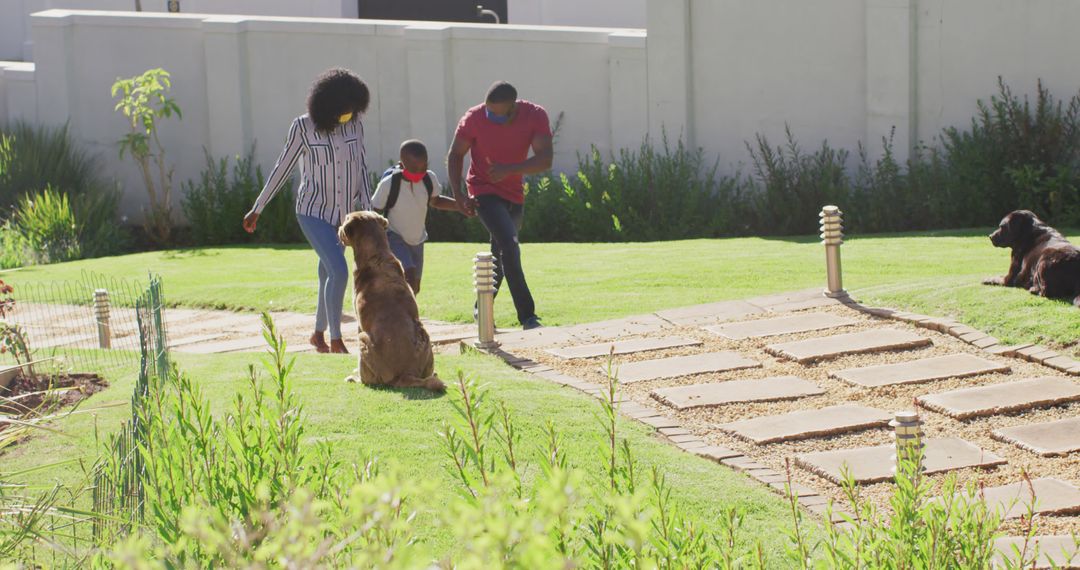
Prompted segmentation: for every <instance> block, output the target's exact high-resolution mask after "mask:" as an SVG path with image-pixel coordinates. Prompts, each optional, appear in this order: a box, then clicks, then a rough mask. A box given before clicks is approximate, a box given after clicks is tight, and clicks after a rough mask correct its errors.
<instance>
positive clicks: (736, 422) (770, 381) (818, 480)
mask: <svg viewBox="0 0 1080 570" xmlns="http://www.w3.org/2000/svg"><path fill="white" fill-rule="evenodd" d="M498 338H499V340H500V341H501V342H502V345H501V347H500V349H498V350H497V351H496V353H497V354H500V355H501V356H502V357H503V358H504V359H506V360H507V362H508V363H510V364H511V365H514V366H516V367H518V368H521V369H522V370H525V371H527V372H531V373H534V374H536V375H538V376H541V377H544V378H547V379H549V380H552V381H554V382H557V383H560V384H563V385H566V386H570V387H573V388H576V389H579V390H583V391H586V392H588V393H590V394H593V395H599V394H600V392H601V390H600V387H601V386H602V385H603V383H604V382H605V381H606V376H605V374H604V370H606V361H607V359H608V358H609V356H608V355H609V353H612V352H613V353H614V355H613V356H612V357H611V358H612V359H613V363H614V365H615V367H616V369H617V374H618V381H619V383H620V384H621V386H622V388H621V394H622V398H623V399H624V400H625V401H624V402H623V403H622V404H621V406H622V411H623V412H624V414H626V415H629V416H631V417H633V418H635V419H638V420H640V421H643V422H644V423H647V424H649V425H652V426H654V427H656V428H657V429H658V433H659V434H660V435H662V436H665V437H667V438H668V439H669V440H670V441H671V442H672V443H673V444H675V445H677V446H679V447H681V448H683V449H684V450H686V451H688V452H692V453H695V454H698V455H701V456H703V457H708V458H711V459H713V460H716V461H718V462H720V463H723V464H725V465H728V466H729V467H732V468H735V469H737V470H740V471H743V472H746V473H747V474H748V475H750V476H751V477H753V478H755V479H757V480H759V481H761V482H762V483H764V484H766V485H769V486H770V487H772V488H774V489H776V490H778V491H781V492H782V490H783V489H784V485H785V483H787V482H788V481H789V477H790V481H791V482H792V483H793V489H794V492H796V493H798V494H799V496H800V501H801V503H802V504H803V505H806V506H808V507H809V508H810V510H813V511H815V512H818V513H824V512H825V505H826V504H827V503H828V502H829V501H838V502H839V503H838V504H839V505H840V508H839V509H838V510H841V511H842V510H843V509H844V508H847V507H845V506H844V505H845V503H844V502H843V499H842V493H841V491H840V488H839V487H838V484H839V483H840V482H841V480H842V471H843V470H849V471H850V472H851V474H852V476H853V477H854V478H855V480H856V481H857V482H859V483H860V484H863V485H865V486H866V488H865V490H864V493H865V495H864V496H865V497H866V498H868V499H869V500H870V501H872V502H874V503H876V504H877V505H878V506H879V507H884V508H887V497H888V495H889V494H890V492H891V484H890V481H891V479H892V465H893V455H894V453H895V448H894V446H893V437H894V436H893V434H892V430H891V429H890V428H889V427H888V422H889V420H890V419H892V418H893V415H894V413H895V412H898V411H903V410H916V411H918V412H919V414H920V415H921V418H922V420H923V430H924V433H925V436H924V437H925V439H924V442H925V453H926V459H925V466H926V470H927V472H928V474H930V476H931V477H933V478H934V479H935V481H936V480H939V479H940V478H941V477H943V475H937V474H944V473H952V474H956V475H957V476H958V477H959V479H960V480H961V482H969V481H975V482H978V483H980V484H982V485H985V486H986V489H987V490H988V491H992V492H990V493H987V494H985V495H984V496H985V500H987V501H990V502H992V503H993V504H994V505H995V506H1003V505H1005V504H1010V505H1012V508H1011V509H1010V510H1008V512H1007V513H1006V515H1007V518H1008V519H1009V520H1008V521H1007V522H1006V527H1005V529H1006V531H1007V532H1009V533H1019V532H1021V531H1022V527H1020V526H1019V523H1018V522H1017V521H1016V520H1014V518H1013V517H1014V516H1017V515H1018V514H1019V513H1020V512H1021V511H1024V512H1026V508H1027V507H1028V506H1030V505H1032V504H1033V506H1032V508H1033V509H1034V512H1036V513H1037V514H1038V515H1039V516H1040V521H1039V524H1040V534H1044V535H1047V536H1044V537H1043V540H1044V541H1045V542H1047V543H1048V544H1049V543H1050V542H1052V541H1053V540H1055V539H1054V537H1052V536H1049V535H1060V534H1070V533H1077V532H1080V382H1078V381H1077V376H1080V362H1077V361H1076V360H1074V359H1073V358H1072V357H1071V356H1070V355H1062V354H1057V353H1055V352H1054V351H1052V350H1048V349H1046V348H1043V347H1038V346H1028V345H1024V346H1003V345H1002V344H1001V343H1000V342H998V340H997V339H995V338H993V337H990V336H988V335H986V334H984V333H982V332H980V331H977V330H975V329H972V328H970V327H967V326H964V325H961V324H959V323H956V322H953V321H950V320H947V319H938V318H933V317H930V316H925V315H914V314H909V313H904V312H899V311H892V310H883V309H868V308H866V307H862V306H860V305H857V304H855V303H852V302H847V303H841V302H839V301H836V300H833V299H827V298H824V297H823V296H822V295H821V293H820V290H813V291H803V292H796V293H791V294H787V295H774V296H768V297H760V298H756V299H748V300H744V301H734V302H727V303H714V304H709V305H701V306H697V307H686V308H681V309H675V310H671V311H660V312H657V313H653V314H648V315H640V316H635V317H628V318H625V319H617V320H613V321H605V322H601V323H591V324H586V325H578V326H575V327H563V328H547V329H541V330H538V331H529V332H515V333H508V334H502V335H499V337H498ZM789 472H790V476H789V475H788V473H789ZM1025 474H1026V475H1027V476H1030V477H1031V479H1034V480H1036V482H1037V483H1038V484H1037V485H1035V486H1034V487H1033V488H1034V490H1035V498H1034V500H1033V499H1032V497H1031V492H1030V491H1029V490H1028V489H1029V486H1028V485H1027V484H1026V483H1025V482H1024V476H1025ZM1025 493H1026V494H1025ZM1007 542H1008V541H1003V542H1002V544H1006V543H1007ZM1059 560H1060V558H1059ZM1078 563H1080V559H1078Z"/></svg>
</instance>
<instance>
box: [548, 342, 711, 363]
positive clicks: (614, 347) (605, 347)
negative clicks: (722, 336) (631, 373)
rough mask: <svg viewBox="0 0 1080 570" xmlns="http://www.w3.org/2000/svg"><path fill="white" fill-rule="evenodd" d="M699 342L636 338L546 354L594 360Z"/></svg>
mask: <svg viewBox="0 0 1080 570" xmlns="http://www.w3.org/2000/svg"><path fill="white" fill-rule="evenodd" d="M700 344H701V341H699V340H694V339H691V338H683V337H679V336H667V337H660V338H638V339H633V340H621V341H616V342H601V343H596V344H585V345H578V346H568V347H564V348H550V349H548V350H547V351H546V352H548V353H549V354H553V355H555V356H558V357H559V358H564V359H567V360H570V359H575V358H596V357H599V356H607V355H608V354H611V353H612V352H614V354H633V353H635V352H646V351H650V350H663V349H666V348H676V347H680V346H698V345H700Z"/></svg>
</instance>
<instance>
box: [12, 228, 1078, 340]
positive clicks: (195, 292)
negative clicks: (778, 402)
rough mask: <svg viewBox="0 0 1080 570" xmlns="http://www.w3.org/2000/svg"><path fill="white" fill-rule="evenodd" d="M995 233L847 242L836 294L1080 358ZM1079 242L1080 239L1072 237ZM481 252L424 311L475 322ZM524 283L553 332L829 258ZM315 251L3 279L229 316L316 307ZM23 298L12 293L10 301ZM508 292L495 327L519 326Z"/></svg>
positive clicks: (675, 257)
mask: <svg viewBox="0 0 1080 570" xmlns="http://www.w3.org/2000/svg"><path fill="white" fill-rule="evenodd" d="M988 231H989V230H970V231H958V232H926V233H913V234H900V235H888V236H886V235H873V236H867V237H852V238H849V239H848V241H847V243H845V244H844V246H843V249H842V251H843V267H844V284H845V286H846V287H847V288H848V290H849V291H851V292H852V293H853V294H854V295H855V296H856V297H858V298H859V299H860V300H862V301H864V302H866V303H869V304H874V305H879V306H893V307H898V308H905V309H910V310H915V311H922V312H926V313H929V314H932V315H937V316H946V317H953V318H956V319H958V320H960V321H962V322H964V323H967V324H969V325H971V326H974V327H976V328H979V329H982V330H985V331H987V332H989V333H990V334H993V335H995V336H997V337H998V338H1000V339H1001V340H1002V341H1004V342H1033V341H1041V342H1047V343H1049V344H1052V345H1055V346H1057V347H1059V348H1061V347H1066V348H1067V349H1068V350H1071V351H1072V352H1073V354H1074V355H1080V346H1077V339H1080V312H1078V311H1077V309H1076V308H1074V307H1072V306H1070V305H1068V304H1066V303H1063V302H1058V301H1049V300H1046V299H1039V298H1035V297H1033V296H1031V295H1030V294H1028V293H1027V292H1025V291H1022V290H1019V289H1002V288H991V287H985V286H982V285H980V284H979V283H980V281H981V280H982V279H983V278H984V277H986V276H989V275H997V274H1003V273H1004V272H1005V270H1006V268H1007V267H1008V263H1009V261H1008V259H1009V252H1008V251H1007V250H1003V249H996V248H994V247H992V246H991V245H990V242H989V240H988V239H987V238H986V235H987V233H988ZM1067 233H1068V234H1069V235H1071V237H1072V239H1073V240H1074V241H1077V242H1080V231H1076V230H1074V231H1071V232H1067ZM483 249H484V246H483V245H481V244H460V243H434V244H429V245H428V246H427V254H426V257H427V265H426V267H425V270H424V287H423V291H422V293H421V294H420V296H419V300H420V309H421V313H422V314H423V315H425V316H427V317H430V318H434V319H441V320H447V321H454V322H468V321H470V320H471V319H472V298H473V293H472V279H471V263H472V261H471V260H472V256H473V255H474V254H475V253H476V252H477V251H482V250H483ZM523 249H524V254H523V255H524V260H525V269H526V274H527V276H528V278H529V284H530V287H531V289H532V291H533V295H534V296H535V297H536V300H537V309H538V312H539V314H540V316H541V317H542V318H543V320H544V323H545V324H548V325H559V324H572V323H580V322H587V321H594V320H599V319H606V318H614V317H619V316H625V315H630V314H637V313H643V312H649V311H655V310H659V309H664V308H670V307H677V306H683V305H689V304H695V303H706V302H711V301H722V300H727V299H737V298H743V297H751V296H756V295H761V294H767V293H775V292H781V291H789V290H794V289H802V288H807V287H816V286H821V285H822V284H823V283H824V254H823V251H822V249H823V248H822V246H821V245H820V243H819V241H818V240H817V239H816V238H813V237H802V238H786V239H780V238H777V239H763V238H737V239H718V240H689V241H673V242H658V243H634V244H525V245H524V246H523ZM315 264H316V261H315V255H314V253H312V252H311V251H310V250H309V249H307V248H306V247H300V246H288V247H280V248H270V247H250V248H247V247H245V248H239V247H237V248H207V249H198V250H184V251H170V252H155V253H142V254H135V255H127V256H122V257H114V258H104V259H94V260H86V261H78V262H73V263H65V264H60V265H53V266H44V267H32V268H28V269H23V270H20V271H16V272H11V273H7V274H4V275H3V278H4V279H5V280H7V281H8V282H10V283H12V284H14V285H15V286H16V287H18V285H19V284H20V283H28V282H34V281H49V280H57V279H74V278H77V277H78V276H79V274H80V273H81V272H82V271H83V270H91V271H98V272H103V273H107V274H110V275H115V276H124V277H134V278H139V277H143V276H145V275H146V271H147V270H148V269H149V270H151V271H155V272H158V273H160V274H161V275H162V276H163V277H164V280H165V291H166V296H167V298H168V300H169V302H170V303H172V304H175V305H181V306H188V307H216V308H228V309H236V310H245V311H248V310H265V309H271V310H297V311H307V312H311V311H313V310H314V305H315V288H314V287H313V281H314V276H315ZM17 295H18V292H17V291H16V296H17ZM509 297H510V296H509V295H500V297H499V300H498V304H497V307H496V314H497V316H498V324H499V325H500V326H513V325H514V324H516V323H515V322H514V321H515V319H514V313H513V307H512V305H511V303H510V298H509Z"/></svg>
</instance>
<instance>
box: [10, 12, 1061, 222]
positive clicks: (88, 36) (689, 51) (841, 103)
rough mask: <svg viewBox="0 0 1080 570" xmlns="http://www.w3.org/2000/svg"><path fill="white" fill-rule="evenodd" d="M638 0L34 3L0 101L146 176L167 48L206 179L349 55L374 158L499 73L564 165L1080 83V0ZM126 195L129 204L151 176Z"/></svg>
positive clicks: (872, 123)
mask: <svg viewBox="0 0 1080 570" xmlns="http://www.w3.org/2000/svg"><path fill="white" fill-rule="evenodd" d="M22 1H26V2H41V1H45V0H22ZM181 1H182V2H195V1H196V0H181ZM205 1H210V0H205ZM231 1H239V0H231ZM647 8H648V12H647V17H648V24H649V27H648V33H647V34H646V32H645V31H644V30H640V29H638V30H633V29H613V28H569V27H566V28H560V27H540V26H518V25H510V26H490V25H468V24H442V23H423V22H390V21H361V20H345V19H337V20H333V19H313V18H270V17H251V16H224V15H222V16H206V15H192V14H181V15H168V14H153V13H143V14H134V13H102V12H67V11H51V12H45V13H42V14H39V15H37V16H35V17H34V36H35V41H36V42H37V46H36V49H35V58H34V59H35V61H34V62H33V63H0V120H7V119H13V118H23V119H27V120H37V121H40V122H49V123H62V122H64V121H65V120H68V118H69V117H70V120H71V123H72V132H73V133H74V134H75V135H76V136H77V137H79V138H80V139H81V140H82V141H83V142H85V143H86V144H88V145H90V146H91V147H92V148H94V149H96V150H97V151H99V153H100V155H101V156H102V157H103V159H105V160H106V162H107V165H108V168H109V170H110V171H111V172H115V173H117V174H118V176H119V177H120V178H121V180H122V181H123V182H124V183H125V184H126V186H127V187H129V188H138V179H137V177H136V176H135V174H136V173H135V171H134V167H133V166H132V165H131V164H130V163H128V162H121V161H119V159H118V158H117V156H116V149H115V142H116V140H118V139H119V138H120V136H122V134H123V132H124V123H123V120H122V119H121V118H120V117H119V116H117V115H116V114H115V113H113V112H112V106H113V102H112V99H111V98H110V96H109V86H110V85H111V84H112V82H113V81H114V80H115V79H116V78H117V77H120V76H130V75H134V74H136V73H139V72H141V71H143V70H145V69H147V68H151V67H158V66H161V67H164V68H166V69H168V70H169V71H170V72H172V73H173V76H174V80H175V86H176V89H175V92H174V95H175V97H176V98H177V100H178V101H179V103H180V105H181V107H182V108H183V110H184V113H185V115H184V120H183V121H181V122H174V123H170V124H167V125H165V128H164V130H163V131H162V132H163V135H164V136H165V141H166V145H167V147H168V148H169V152H170V154H171V158H172V159H173V160H174V161H175V162H176V164H177V171H176V172H177V174H176V177H177V181H178V182H179V181H182V180H187V179H193V178H195V177H196V176H198V173H199V172H200V170H201V169H202V168H203V161H204V158H203V148H206V149H208V150H209V151H210V152H211V153H212V154H213V155H214V156H225V155H232V154H235V153H238V152H242V151H244V150H245V149H246V148H247V147H249V146H250V145H251V144H253V143H257V148H258V158H259V163H260V164H261V165H262V166H263V167H264V170H265V169H268V168H269V167H270V166H271V165H272V163H273V160H274V159H275V158H276V156H277V153H278V152H279V146H280V144H281V142H282V139H283V137H284V135H285V129H286V126H287V125H288V121H289V119H291V118H292V117H293V116H295V115H297V114H299V113H301V112H303V108H304V99H305V95H306V92H307V89H308V85H309V83H310V81H311V79H312V78H313V77H314V76H315V75H316V74H317V73H318V72H319V71H321V70H323V69H325V68H327V67H330V66H334V65H342V66H346V67H349V68H351V69H354V70H355V71H357V72H358V73H360V74H361V75H362V76H363V77H365V78H366V79H367V80H368V81H369V83H370V85H371V86H372V88H373V102H372V108H371V110H370V112H369V113H368V115H367V116H366V117H365V125H366V127H367V149H368V155H369V157H370V160H369V161H370V166H371V168H372V169H381V168H382V167H383V166H384V165H386V164H387V163H388V162H389V161H391V160H393V159H394V158H395V157H396V153H397V147H398V144H399V143H400V141H401V140H403V139H405V138H410V137H419V138H422V139H424V140H425V141H426V142H427V143H428V145H429V146H430V148H431V151H432V156H436V157H441V156H443V155H444V153H445V152H446V149H447V147H448V146H449V143H450V138H451V136H452V133H453V129H454V126H455V124H456V122H457V120H458V118H459V117H460V116H461V114H462V113H463V112H464V111H465V110H466V109H468V108H469V107H470V106H472V105H474V104H477V103H479V102H480V101H481V99H482V98H483V93H484V91H485V90H486V88H487V86H488V85H489V84H490V83H491V82H492V81H494V80H496V79H506V80H509V81H511V82H513V83H515V84H516V85H517V86H518V88H519V90H520V92H521V95H522V96H523V97H524V98H526V99H530V100H533V101H535V102H537V103H540V104H542V105H544V106H545V107H546V108H547V109H548V110H549V112H550V113H551V116H552V119H553V120H554V119H555V118H556V117H557V116H558V114H559V113H560V112H563V113H565V118H564V121H563V126H562V130H561V131H560V133H559V140H558V144H557V147H556V163H555V166H556V168H557V169H558V170H563V171H566V170H572V169H573V168H574V167H575V166H576V157H577V155H578V153H581V152H585V151H587V150H588V149H589V147H590V146H591V145H594V144H595V145H596V146H597V147H599V148H600V149H601V150H602V151H605V152H606V151H611V150H616V149H619V148H627V147H635V146H637V145H638V144H640V142H641V140H642V138H643V137H644V136H645V135H646V133H648V134H649V135H650V136H652V138H653V140H654V141H655V140H658V139H659V137H660V136H661V134H662V133H665V132H666V133H667V135H668V137H669V138H670V139H675V138H678V137H680V136H681V137H683V138H684V139H686V140H688V141H689V142H690V143H691V144H692V145H693V146H700V147H702V148H703V149H704V150H705V152H706V155H707V156H708V157H709V158H710V159H712V158H719V160H720V163H721V166H723V167H725V168H724V170H723V172H724V173H731V172H733V171H734V169H735V168H738V165H739V164H740V163H742V164H745V163H746V162H747V161H748V159H749V156H748V153H747V152H746V143H747V142H751V143H752V142H753V140H754V137H755V136H756V135H757V134H759V133H760V134H764V135H767V136H768V137H769V139H770V141H771V142H772V143H773V144H781V143H782V142H783V136H784V128H785V126H789V127H790V128H791V129H792V132H793V133H794V135H795V137H796V139H797V140H798V142H799V143H800V145H801V146H802V148H804V149H805V150H807V151H811V150H813V149H814V148H816V147H818V146H819V145H820V144H821V143H822V141H826V140H827V141H828V142H829V143H830V144H831V145H833V146H835V147H841V148H846V149H849V150H854V149H855V148H856V146H857V145H858V144H860V143H862V144H864V145H866V147H867V149H868V150H869V151H870V154H871V158H873V157H875V156H876V155H877V154H878V153H880V150H881V142H880V141H881V139H882V137H886V136H889V135H890V133H891V134H893V136H894V144H895V152H896V154H897V157H898V158H899V159H901V160H902V159H904V158H906V157H907V155H908V152H909V150H910V149H911V148H912V147H913V146H914V145H916V144H918V143H919V142H933V141H932V139H933V138H934V137H936V136H937V135H938V134H939V133H940V132H941V130H942V129H943V128H945V127H948V126H959V127H966V126H967V125H968V124H969V121H970V120H971V117H972V116H973V115H974V114H975V113H976V112H977V105H976V101H977V100H978V99H980V98H982V99H987V98H988V97H989V96H991V95H993V94H994V93H995V92H996V90H997V77H998V76H999V75H1000V76H1002V77H1003V78H1004V79H1005V81H1006V82H1007V83H1008V85H1009V86H1010V87H1012V88H1013V89H1014V90H1015V91H1016V92H1017V93H1018V94H1021V95H1030V94H1032V93H1033V92H1034V89H1035V82H1036V81H1037V80H1038V79H1042V80H1043V82H1044V84H1045V85H1046V86H1047V87H1048V88H1049V89H1050V90H1051V92H1052V93H1053V94H1054V95H1055V97H1057V98H1058V99H1059V100H1067V99H1068V98H1069V97H1071V96H1073V95H1074V94H1076V93H1077V92H1078V91H1080V66H1077V65H1076V63H1075V59H1076V58H1075V57H1074V54H1076V53H1080V34H1076V33H1075V31H1074V30H1075V29H1077V28H1078V27H1080V26H1078V24H1080V3H1077V2H1075V0H948V1H947V2H946V1H945V0H816V1H815V2H812V3H808V2H805V0H648V4H647ZM433 162H435V163H436V164H435V166H436V168H437V170H439V171H440V174H445V173H444V172H442V170H443V165H442V163H441V160H437V161H433ZM129 192H132V194H131V200H130V202H129V204H128V206H127V207H128V208H129V209H130V211H132V212H134V211H137V210H138V209H139V207H140V206H139V204H140V194H139V193H138V192H134V191H130V190H129Z"/></svg>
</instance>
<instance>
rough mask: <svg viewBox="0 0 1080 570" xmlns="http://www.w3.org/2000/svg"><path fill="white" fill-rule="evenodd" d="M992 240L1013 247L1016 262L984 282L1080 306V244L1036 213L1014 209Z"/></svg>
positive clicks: (1002, 221) (999, 245)
mask: <svg viewBox="0 0 1080 570" xmlns="http://www.w3.org/2000/svg"><path fill="white" fill-rule="evenodd" d="M990 242H991V243H993V244H994V246H996V247H1008V248H1012V264H1010V265H1009V272H1008V273H1007V274H1006V275H1005V277H993V278H990V279H987V280H985V281H983V283H985V284H987V285H1004V286H1006V287H1021V288H1024V289H1027V290H1028V291H1030V292H1031V293H1032V294H1033V295H1042V296H1043V297H1056V298H1063V299H1067V300H1069V301H1072V303H1073V304H1074V305H1076V306H1077V307H1080V248H1078V247H1076V246H1075V245H1073V244H1071V243H1069V240H1067V239H1065V237H1064V236H1062V235H1061V233H1059V232H1058V231H1057V230H1055V229H1054V228H1052V227H1050V226H1048V225H1046V224H1045V223H1043V221H1042V220H1040V219H1039V217H1038V216H1036V215H1035V214H1034V213H1032V212H1029V211H1028V210H1016V211H1014V212H1011V213H1010V214H1009V215H1007V216H1005V218H1004V219H1002V220H1001V224H1000V225H999V226H998V228H997V230H995V231H994V233H992V234H990Z"/></svg>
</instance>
